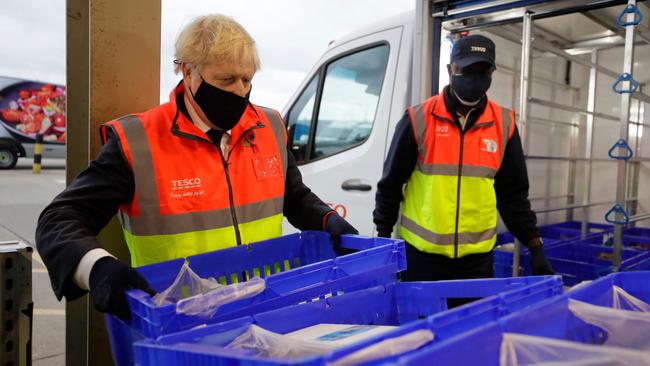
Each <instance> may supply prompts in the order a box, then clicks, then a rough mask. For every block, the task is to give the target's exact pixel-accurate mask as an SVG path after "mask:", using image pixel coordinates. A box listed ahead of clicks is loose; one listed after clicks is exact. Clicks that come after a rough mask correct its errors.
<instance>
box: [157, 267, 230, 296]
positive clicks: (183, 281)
mask: <svg viewBox="0 0 650 366" xmlns="http://www.w3.org/2000/svg"><path fill="white" fill-rule="evenodd" d="M219 286H222V285H221V284H219V282H217V280H215V279H214V278H212V277H210V278H208V279H203V278H201V277H199V275H197V274H196V273H194V271H192V269H191V268H190V266H189V264H188V263H187V262H185V263H184V264H183V267H181V270H180V271H179V272H178V275H177V276H176V279H175V280H174V282H173V283H172V284H171V286H169V287H168V288H167V289H166V290H165V291H163V292H160V293H157V294H156V295H155V296H154V297H153V302H154V303H155V304H156V306H163V305H168V304H175V303H177V302H178V301H180V300H182V299H184V298H186V297H189V296H194V295H198V294H202V293H205V292H208V291H210V290H213V289H215V288H217V287H219Z"/></svg>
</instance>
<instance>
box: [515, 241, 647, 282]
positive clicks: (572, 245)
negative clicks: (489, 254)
mask: <svg viewBox="0 0 650 366" xmlns="http://www.w3.org/2000/svg"><path fill="white" fill-rule="evenodd" d="M612 255H613V248H610V247H603V246H596V245H587V244H584V243H583V242H581V241H575V242H569V243H565V244H563V245H559V246H556V247H553V248H548V249H547V250H546V256H547V258H548V260H549V262H550V263H551V266H552V267H553V269H554V270H555V271H556V273H557V274H561V275H562V278H563V281H564V284H565V285H567V286H573V285H575V284H577V283H579V282H582V281H585V280H593V279H596V278H598V277H601V276H604V275H606V274H609V273H611V272H613V271H614V270H615V269H614V267H613V266H612ZM621 258H622V260H621V266H620V270H621V271H630V270H642V269H645V268H647V265H648V262H649V260H650V252H640V251H636V250H629V249H623V250H622V251H621ZM526 271H528V272H529V271H530V268H527V269H526Z"/></svg>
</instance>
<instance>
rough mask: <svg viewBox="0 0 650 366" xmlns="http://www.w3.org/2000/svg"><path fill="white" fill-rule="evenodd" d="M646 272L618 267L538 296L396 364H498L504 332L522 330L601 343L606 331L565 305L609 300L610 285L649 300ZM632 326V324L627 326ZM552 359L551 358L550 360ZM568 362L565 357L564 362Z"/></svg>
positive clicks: (606, 303)
mask: <svg viewBox="0 0 650 366" xmlns="http://www.w3.org/2000/svg"><path fill="white" fill-rule="evenodd" d="M648 281H650V272H622V273H613V274H610V275H608V276H605V277H601V278H599V279H598V280H595V281H593V282H591V283H589V284H586V285H582V286H580V287H579V288H577V289H575V290H572V291H569V292H567V293H566V294H564V295H562V296H557V297H554V298H551V299H549V300H546V301H542V302H539V303H537V304H535V305H533V306H531V307H529V308H528V309H525V310H522V311H520V312H517V313H514V314H510V315H508V316H506V317H503V318H502V319H500V320H499V321H494V322H490V323H487V324H485V325H483V326H481V327H477V328H474V329H472V330H470V331H468V332H465V333H462V334H459V335H457V336H455V337H451V338H449V339H447V340H445V341H443V342H439V343H436V344H432V345H431V346H425V347H423V348H421V349H419V350H417V351H415V352H412V353H411V354H408V355H404V356H402V357H400V358H399V359H398V360H397V361H396V362H394V363H393V364H394V365H409V366H414V365H431V364H432V363H433V362H435V364H436V365H454V366H455V365H478V364H480V365H487V366H489V365H499V364H500V357H502V355H501V351H502V347H501V343H502V340H503V335H504V333H516V334H525V335H531V336H537V337H545V338H551V339H560V340H567V341H572V342H579V343H582V344H601V343H603V342H604V341H606V339H607V336H608V334H607V333H606V331H604V330H603V329H601V328H599V327H596V326H594V325H591V324H588V323H586V322H584V321H583V320H581V319H579V318H577V317H576V316H575V315H574V314H573V312H571V311H570V310H569V308H568V303H569V300H570V299H574V300H578V301H582V302H585V303H588V304H593V305H597V306H603V307H610V308H611V307H612V306H613V298H614V296H613V285H616V286H618V287H620V288H622V289H623V290H624V291H626V292H627V293H629V294H630V295H632V296H634V297H636V298H638V299H639V300H641V301H644V302H645V303H648V304H650V287H649V286H648V285H647V283H648ZM630 331H631V332H633V329H630ZM560 356H561V355H560ZM550 361H551V360H549V362H550ZM563 364H568V363H566V362H565V363H563Z"/></svg>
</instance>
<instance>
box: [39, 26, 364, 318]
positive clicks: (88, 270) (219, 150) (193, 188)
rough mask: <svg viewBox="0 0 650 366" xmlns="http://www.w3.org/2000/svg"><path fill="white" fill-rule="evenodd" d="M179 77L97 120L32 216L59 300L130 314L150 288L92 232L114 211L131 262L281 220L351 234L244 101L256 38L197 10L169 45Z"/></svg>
mask: <svg viewBox="0 0 650 366" xmlns="http://www.w3.org/2000/svg"><path fill="white" fill-rule="evenodd" d="M175 57H176V59H175V60H174V63H175V66H176V70H175V71H176V73H177V74H178V73H181V74H182V80H181V81H180V82H179V84H178V85H177V86H176V87H175V88H174V90H173V91H172V93H171V95H170V100H169V102H167V103H164V104H162V105H160V106H158V107H156V108H153V109H151V110H148V111H146V112H143V113H136V114H132V115H128V116H125V117H122V118H119V119H117V120H114V121H111V122H108V123H106V124H104V125H103V126H102V129H101V134H102V140H103V142H104V146H103V147H102V150H101V151H100V153H99V155H98V157H97V159H96V160H94V161H93V162H92V163H91V164H90V166H89V167H88V169H86V170H85V171H83V172H82V173H81V174H80V175H79V176H78V177H77V178H76V179H75V180H74V181H73V182H72V183H71V184H70V186H69V187H68V188H66V189H65V190H64V191H63V192H62V193H61V194H59V195H58V196H57V197H56V198H55V199H54V201H53V202H52V203H51V204H50V205H49V206H48V207H46V208H45V210H44V211H43V213H42V214H41V216H40V218H39V222H38V227H37V229H36V244H37V247H38V251H39V252H40V254H41V256H42V258H43V260H44V262H45V264H46V266H47V268H48V272H49V273H50V278H51V282H52V287H53V289H54V291H55V293H56V295H57V297H58V298H59V299H61V298H62V297H63V296H65V297H66V299H67V300H73V299H75V298H77V297H79V296H81V295H83V294H84V293H86V291H90V293H91V296H92V298H93V302H94V304H95V308H96V309H97V310H99V311H103V312H107V313H111V314H115V315H117V316H119V317H122V318H128V317H130V312H129V309H128V305H127V303H126V299H125V296H124V291H125V290H126V289H128V288H140V289H142V290H144V291H147V292H149V293H150V294H153V290H152V289H151V288H150V287H149V285H148V284H147V282H146V281H145V280H144V279H143V278H142V277H141V276H140V275H139V274H138V272H137V271H136V270H134V269H133V268H131V267H130V266H128V265H126V264H123V263H122V262H120V261H118V260H117V259H115V257H113V256H112V255H111V254H110V253H108V252H107V251H106V250H104V249H102V248H101V247H100V246H99V244H98V242H97V240H96V235H97V234H98V232H99V231H100V230H101V229H102V228H103V227H104V226H105V225H106V224H107V223H108V221H109V220H110V218H111V217H113V215H115V214H116V213H117V214H118V217H119V219H120V222H121V224H122V227H123V230H124V236H125V238H126V242H127V245H128V247H129V252H130V253H131V264H132V266H133V267H137V266H141V265H146V264H151V263H157V262H161V261H165V260H170V259H175V258H183V257H187V256H190V255H194V254H198V253H203V252H206V251H212V250H218V249H223V248H227V247H231V246H235V245H240V244H248V243H251V242H256V241H261V240H265V239H270V238H274V237H278V236H280V235H282V217H283V215H284V216H286V217H287V219H288V220H289V222H290V223H291V224H292V225H294V226H295V227H297V228H298V229H301V230H325V231H327V232H329V233H330V234H332V236H333V238H334V242H335V245H336V243H337V241H338V237H339V236H340V235H341V234H351V233H355V234H356V233H357V231H356V230H355V229H354V228H353V227H352V226H351V225H350V224H349V223H347V222H346V221H345V220H344V219H343V218H342V217H340V216H339V215H338V214H337V213H336V212H335V211H333V210H331V209H330V208H329V207H328V206H327V205H326V204H325V203H323V202H322V201H321V200H320V199H319V198H318V197H317V196H316V195H315V194H313V193H312V192H311V191H310V190H309V188H307V187H306V186H305V185H304V184H303V182H302V177H301V175H300V171H299V170H298V168H297V167H296V164H295V161H294V158H293V156H292V155H291V152H290V151H288V150H287V136H286V131H285V125H284V122H283V121H282V119H281V117H280V115H279V114H278V113H277V112H276V111H274V110H271V109H268V108H264V107H259V106H256V105H253V104H252V103H250V102H249V95H250V92H251V87H252V86H251V82H252V80H253V76H254V75H255V72H256V71H257V70H258V69H259V67H260V61H259V57H258V55H257V50H256V48H255V42H254V41H253V39H252V38H251V36H250V35H249V34H248V33H247V32H246V30H244V28H243V27H242V26H241V25H239V24H238V23H237V22H236V21H235V20H233V19H232V18H229V17H226V16H222V15H208V16H201V17H198V18H196V19H194V20H193V21H192V22H191V23H190V24H189V25H187V26H186V27H185V28H184V29H183V31H182V32H181V34H180V35H179V37H178V39H177V42H176V55H175Z"/></svg>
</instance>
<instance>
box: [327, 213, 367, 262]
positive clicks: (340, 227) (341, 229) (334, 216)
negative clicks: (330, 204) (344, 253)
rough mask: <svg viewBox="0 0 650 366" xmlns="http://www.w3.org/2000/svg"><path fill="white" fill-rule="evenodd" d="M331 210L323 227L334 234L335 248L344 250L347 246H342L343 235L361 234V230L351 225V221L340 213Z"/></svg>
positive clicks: (333, 243) (333, 242)
mask: <svg viewBox="0 0 650 366" xmlns="http://www.w3.org/2000/svg"><path fill="white" fill-rule="evenodd" d="M330 212H332V213H328V214H327V218H326V220H325V225H323V226H324V227H323V229H325V231H327V232H328V233H330V235H331V236H332V245H333V246H334V250H344V249H345V248H341V235H343V234H359V231H358V230H357V229H355V228H354V226H352V225H350V223H348V222H347V221H345V219H344V218H342V217H341V216H339V214H338V213H336V212H333V211H330ZM337 253H338V252H337ZM338 254H339V255H341V254H340V253H338Z"/></svg>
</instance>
